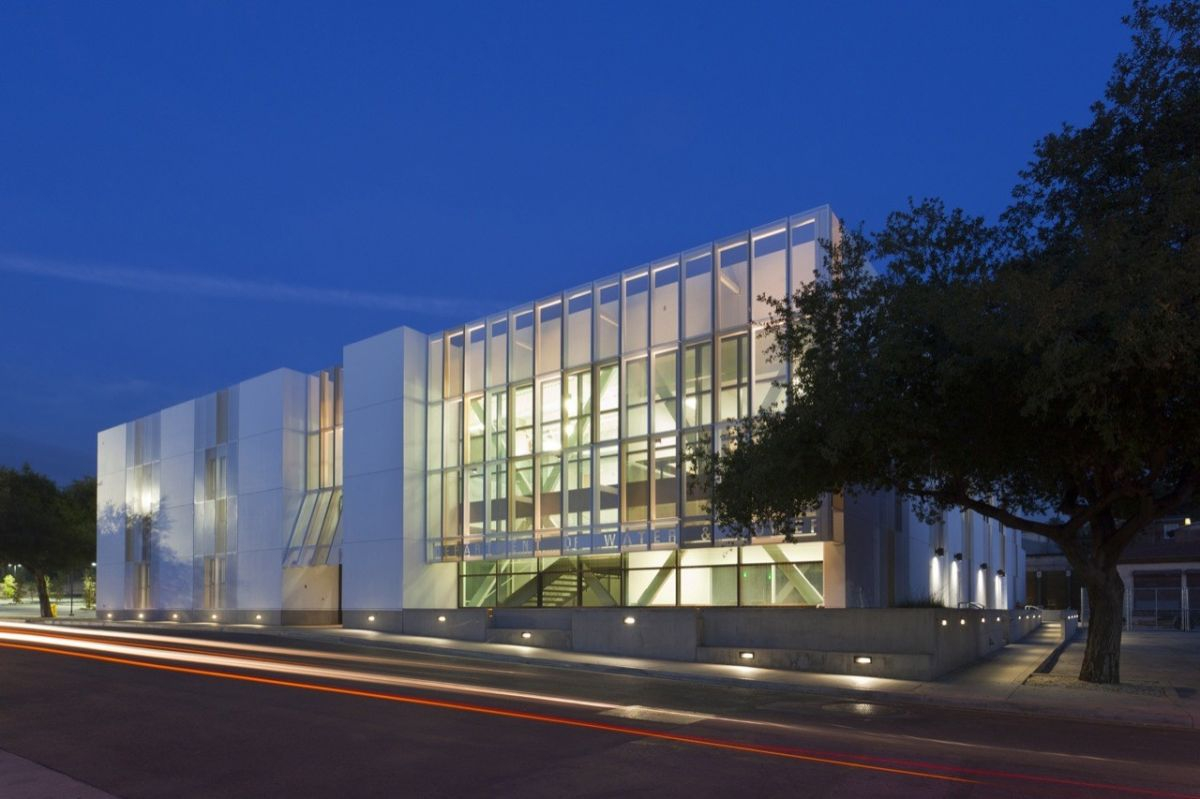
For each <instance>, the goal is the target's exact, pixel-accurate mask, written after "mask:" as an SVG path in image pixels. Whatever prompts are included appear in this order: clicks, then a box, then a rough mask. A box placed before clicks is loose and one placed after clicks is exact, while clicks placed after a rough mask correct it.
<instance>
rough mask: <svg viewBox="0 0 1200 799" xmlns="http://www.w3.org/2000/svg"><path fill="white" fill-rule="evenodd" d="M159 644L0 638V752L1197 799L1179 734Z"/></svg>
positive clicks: (325, 778)
mask: <svg viewBox="0 0 1200 799" xmlns="http://www.w3.org/2000/svg"><path fill="white" fill-rule="evenodd" d="M149 633H150V631H136V630H120V631H118V630H113V629H107V630H76V629H70V630H68V629H64V628H44V627H33V628H32V629H31V628H30V627H29V626H24V627H18V626H7V625H0V720H2V722H0V750H4V751H7V752H11V753H13V754H15V755H19V756H21V757H24V758H27V759H29V760H32V761H35V762H37V763H40V764H42V765H44V766H47V767H50V768H52V769H55V770H57V771H60V772H62V773H64V774H67V775H70V776H72V777H74V778H76V779H78V780H80V781H82V782H84V783H87V784H90V785H92V786H95V787H96V788H99V789H101V790H103V791H107V792H109V793H111V794H113V795H116V796H119V797H128V798H129V799H133V798H134V797H179V798H180V799H182V798H183V797H204V799H210V798H211V797H243V796H244V797H275V796H289V797H308V796H313V797H322V798H323V799H329V798H330V797H333V799H348V798H349V797H367V796H385V797H407V796H413V797H435V796H454V797H457V796H486V797H488V798H489V799H492V798H493V797H508V796H514V797H515V796H520V797H542V796H545V797H554V798H555V799H564V798H565V797H572V799H578V797H592V796H651V795H657V796H730V797H742V796H819V797H824V796H844V797H863V796H875V797H878V796H931V797H938V796H946V797H976V796H978V797H985V796H986V797H991V796H1019V797H1033V796H1054V797H1074V796H1078V797H1104V796H1138V795H1141V796H1181V795H1182V796H1188V795H1200V755H1198V754H1197V753H1198V752H1200V733H1197V732H1191V731H1181V730H1179V729H1169V730H1168V729H1154V728H1146V727H1121V726H1116V725H1104V724H1096V723H1085V722H1075V721H1065V720H1056V719H1033V718H1030V717H1027V716H1018V715H1009V714H1003V713H983V712H966V711H961V710H943V709H939V708H936V707H931V706H928V705H922V706H886V705H863V704H861V703H855V702H849V701H846V702H841V701H831V700H830V699H829V697H815V696H805V695H802V694H788V693H780V692H772V691H757V690H752V689H746V688H730V687H718V686H712V685H699V684H694V683H688V682H682V681H673V680H662V679H655V678H644V677H634V676H629V675H625V674H622V675H615V674H614V675H608V674H599V673H594V672H582V671H575V670H571V669H558V668H542V667H526V666H521V665H514V664H511V663H490V662H486V661H479V660H467V659H458V658H452V657H445V656H440V655H432V654H424V653H422V654H416V653H403V652H385V651H382V650H378V649H371V648H368V647H350V646H346V647H338V648H332V647H324V646H323V647H321V648H320V649H318V648H316V647H315V646H314V645H311V644H306V643H304V642H300V641H294V640H288V639H279V638H275V637H270V636H248V635H236V636H230V637H227V638H220V637H217V636H214V635H212V634H209V633H205V632H204V631H202V630H196V629H188V628H180V629H179V631H178V632H176V631H174V630H172V631H170V632H169V633H162V634H149ZM0 795H3V786H2V785H0Z"/></svg>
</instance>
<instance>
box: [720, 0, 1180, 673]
mask: <svg viewBox="0 0 1200 799" xmlns="http://www.w3.org/2000/svg"><path fill="white" fill-rule="evenodd" d="M1126 22H1127V24H1128V25H1129V26H1130V28H1131V29H1132V34H1133V36H1132V48H1131V50H1130V51H1129V52H1128V53H1125V54H1122V55H1121V56H1119V57H1118V58H1117V60H1116V64H1115V67H1114V70H1113V74H1112V77H1111V79H1110V80H1109V82H1108V85H1107V89H1106V91H1105V95H1104V99H1103V100H1101V101H1099V102H1097V103H1095V104H1094V105H1093V106H1092V109H1091V121H1090V122H1089V123H1088V124H1087V125H1086V126H1084V127H1079V128H1074V127H1071V126H1064V127H1063V128H1062V129H1061V130H1060V131H1059V132H1057V133H1053V134H1051V135H1048V136H1046V137H1045V138H1043V139H1042V140H1041V141H1039V142H1038V143H1037V144H1036V146H1035V150H1034V155H1035V158H1034V160H1033V162H1032V163H1031V164H1030V165H1029V166H1028V168H1027V169H1026V170H1025V171H1024V172H1022V173H1021V175H1020V182H1019V183H1018V185H1017V186H1016V188H1015V190H1014V191H1013V199H1012V202H1011V204H1010V205H1009V207H1008V209H1007V210H1006V211H1005V213H1004V214H1003V215H1002V217H1001V218H1000V219H999V220H998V221H997V222H995V223H989V222H987V221H985V220H984V219H982V218H981V217H977V216H973V215H971V214H968V213H967V212H965V211H962V210H959V209H950V210H948V209H947V208H946V207H945V206H944V205H943V203H942V202H940V201H938V200H925V201H921V202H917V203H914V202H912V201H910V202H909V205H908V207H907V208H906V209H904V210H901V211H897V212H895V213H893V214H891V215H890V216H889V217H888V219H887V222H886V224H885V225H884V227H883V228H882V230H879V231H877V232H874V233H872V234H866V233H864V232H862V231H861V230H849V231H842V234H841V235H840V236H839V237H838V238H837V240H835V241H834V242H828V243H827V257H826V259H825V264H824V267H823V269H822V270H821V274H820V275H819V278H818V280H817V281H815V282H813V283H811V284H809V285H806V286H804V287H802V288H801V289H800V290H799V291H797V292H796V293H795V294H794V296H792V297H789V298H774V300H773V306H774V309H775V314H774V323H775V325H776V330H777V335H776V344H775V346H776V353H777V355H778V356H779V357H782V358H786V359H788V360H790V361H791V362H792V363H793V364H794V365H795V369H794V371H795V380H794V382H793V384H792V385H791V386H789V387H788V401H787V404H786V407H784V408H783V409H781V410H777V411H766V412H762V413H760V414H758V415H757V416H756V417H755V418H753V419H751V420H747V421H746V422H744V423H743V424H742V426H741V428H740V429H739V431H738V435H737V446H736V447H733V448H729V449H727V450H726V451H725V452H723V453H721V454H719V455H717V456H715V457H714V456H709V457H708V461H709V462H708V463H707V464H705V466H706V468H707V469H708V470H709V471H710V473H711V474H712V476H713V478H714V480H713V496H712V504H713V507H714V509H715V511H716V514H717V517H718V518H719V519H720V520H721V521H722V522H724V523H726V524H730V525H732V526H734V527H737V528H740V529H742V530H743V531H749V530H752V529H754V528H755V527H756V526H759V525H762V524H764V523H771V524H773V525H774V526H775V529H777V530H781V531H783V532H785V533H790V532H792V527H791V525H792V524H793V521H792V520H794V519H795V518H796V517H797V516H798V515H799V514H800V513H801V512H803V511H804V510H807V509H810V508H812V507H815V505H816V504H817V503H818V502H819V501H820V498H821V496H822V495H824V494H826V493H828V492H836V491H842V490H856V489H886V490H896V491H899V492H901V493H903V494H905V495H907V496H909V497H911V498H913V499H914V500H915V501H916V502H917V505H918V507H919V509H921V510H922V511H923V512H926V513H927V514H933V513H936V512H938V511H940V510H943V509H946V508H949V507H963V508H968V509H971V510H974V511H977V512H979V513H982V514H984V515H986V516H989V517H991V518H994V519H997V520H999V521H1000V522H1001V523H1003V524H1005V525H1007V526H1010V527H1014V528H1018V529H1021V530H1026V531H1031V532H1035V533H1040V534H1042V535H1045V536H1047V537H1048V538H1050V539H1052V540H1053V541H1055V542H1056V543H1057V544H1058V545H1059V546H1060V547H1061V548H1062V550H1063V552H1064V554H1065V555H1066V556H1067V558H1068V559H1069V561H1070V562H1071V564H1072V565H1073V567H1074V568H1075V569H1076V570H1077V572H1078V574H1079V576H1080V577H1081V579H1082V580H1083V582H1084V584H1085V586H1086V587H1087V588H1088V590H1089V596H1090V599H1091V608H1092V624H1091V631H1090V634H1089V640H1088V651H1087V653H1086V654H1085V658H1084V667H1083V672H1082V674H1081V677H1082V678H1084V679H1089V680H1095V681H1103V682H1115V681H1117V680H1118V679H1119V641H1120V622H1121V618H1120V616H1121V601H1122V597H1123V586H1122V585H1121V582H1120V578H1119V576H1118V575H1117V573H1116V563H1117V560H1118V559H1119V557H1120V555H1121V552H1122V551H1123V549H1124V548H1125V546H1126V545H1127V544H1128V543H1129V542H1130V541H1131V540H1132V539H1133V537H1134V536H1135V535H1136V533H1137V532H1138V531H1139V530H1141V529H1142V528H1143V527H1145V526H1146V524H1147V523H1149V522H1150V521H1151V520H1152V519H1154V518H1155V517H1157V516H1160V515H1162V514H1165V513H1168V512H1170V511H1172V510H1174V509H1176V508H1178V507H1180V506H1182V505H1183V504H1185V503H1186V502H1188V501H1189V499H1190V498H1191V497H1192V495H1193V494H1194V493H1196V491H1197V488H1198V486H1200V335H1198V334H1200V237H1198V236H1197V234H1198V232H1200V158H1198V157H1197V156H1198V149H1200V5H1198V4H1197V3H1196V2H1194V1H1192V2H1187V1H1185V0H1171V2H1167V3H1164V4H1161V5H1150V4H1149V3H1147V2H1145V1H1144V0H1139V2H1136V3H1135V4H1134V7H1133V11H1132V13H1131V14H1130V15H1129V16H1128V17H1127V18H1126Z"/></svg>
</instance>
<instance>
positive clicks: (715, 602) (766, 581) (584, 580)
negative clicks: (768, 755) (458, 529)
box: [458, 543, 824, 608]
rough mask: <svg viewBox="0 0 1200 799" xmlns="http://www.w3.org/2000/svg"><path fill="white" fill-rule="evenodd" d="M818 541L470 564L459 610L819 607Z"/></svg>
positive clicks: (462, 574) (463, 568)
mask: <svg viewBox="0 0 1200 799" xmlns="http://www.w3.org/2000/svg"><path fill="white" fill-rule="evenodd" d="M820 547H821V545H820V544H819V543H800V544H784V543H779V544H765V545H759V544H755V545H747V546H731V547H700V548H696V549H681V550H674V549H667V550H651V551H639V552H624V553H613V554H605V555H581V556H569V555H564V556H553V557H533V558H509V559H502V560H469V561H464V562H462V563H460V564H459V577H458V588H459V590H458V596H459V605H460V606H461V607H527V608H539V607H541V608H550V607H559V608H561V607H675V606H720V605H730V606H735V605H759V606H780V605H792V606H816V605H821V604H823V602H824V564H823V563H822V562H821V560H820V554H821V549H820Z"/></svg>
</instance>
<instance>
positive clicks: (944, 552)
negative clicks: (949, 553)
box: [933, 547, 946, 558]
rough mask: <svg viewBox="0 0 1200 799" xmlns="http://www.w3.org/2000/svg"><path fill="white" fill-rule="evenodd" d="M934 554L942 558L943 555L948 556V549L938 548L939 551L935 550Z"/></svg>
mask: <svg viewBox="0 0 1200 799" xmlns="http://www.w3.org/2000/svg"><path fill="white" fill-rule="evenodd" d="M933 554H935V555H937V556H938V557H939V558H940V557H941V556H942V555H945V554H946V548H945V547H938V548H937V549H935V550H933Z"/></svg>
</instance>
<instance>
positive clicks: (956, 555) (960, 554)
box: [954, 552, 962, 560]
mask: <svg viewBox="0 0 1200 799" xmlns="http://www.w3.org/2000/svg"><path fill="white" fill-rule="evenodd" d="M954 559H955V560H962V553H961V552H955V553H954Z"/></svg>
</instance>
